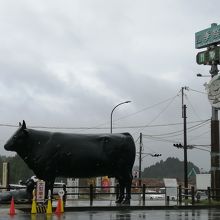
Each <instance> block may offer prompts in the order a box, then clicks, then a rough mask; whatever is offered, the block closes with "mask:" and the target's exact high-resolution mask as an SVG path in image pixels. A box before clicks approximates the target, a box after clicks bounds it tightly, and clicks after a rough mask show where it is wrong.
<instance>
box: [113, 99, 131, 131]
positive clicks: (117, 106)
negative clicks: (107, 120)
mask: <svg viewBox="0 0 220 220" xmlns="http://www.w3.org/2000/svg"><path fill="white" fill-rule="evenodd" d="M130 102H131V101H125V102H121V103H119V104H118V105H116V106H115V107H114V108H113V109H112V111H111V128H110V132H111V134H112V115H113V112H114V110H115V109H116V108H117V107H118V106H119V105H123V104H126V103H130Z"/></svg>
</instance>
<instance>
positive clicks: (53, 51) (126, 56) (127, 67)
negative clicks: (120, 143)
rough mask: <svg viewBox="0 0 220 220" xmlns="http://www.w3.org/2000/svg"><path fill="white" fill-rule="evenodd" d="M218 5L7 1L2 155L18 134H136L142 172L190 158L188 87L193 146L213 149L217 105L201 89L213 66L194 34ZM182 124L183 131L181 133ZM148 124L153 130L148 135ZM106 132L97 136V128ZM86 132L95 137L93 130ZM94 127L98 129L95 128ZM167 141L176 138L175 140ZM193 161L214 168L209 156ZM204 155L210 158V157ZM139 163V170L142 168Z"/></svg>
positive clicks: (212, 19)
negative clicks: (202, 58)
mask: <svg viewBox="0 0 220 220" xmlns="http://www.w3.org/2000/svg"><path fill="white" fill-rule="evenodd" d="M219 6H220V2H219V0H211V1H205V0H193V1H186V0H166V1H164V0H154V1H146V0H137V1H133V0H111V1H103V0H92V1H91V0H71V1H70V0H69V1H67V0H64V1H56V0H53V1H52V0H51V1H50V0H47V1H43V0H38V1H33V0H20V1H12V0H7V1H3V0H0V29H1V35H0V51H1V53H0V103H1V104H0V114H1V117H0V124H1V127H0V144H1V148H0V154H3V155H8V152H6V151H5V150H4V148H3V145H4V143H5V142H6V140H7V139H8V138H9V137H10V136H11V135H12V133H13V132H14V131H15V130H16V128H14V127H7V126H5V125H7V124H9V125H18V122H19V121H22V120H23V119H24V120H25V121H26V123H27V127H30V126H34V127H36V126H39V127H59V128H71V129H60V130H58V129H52V128H48V129H47V130H52V131H64V132H75V133H76V132H77V133H78V132H80V133H109V132H110V113H111V111H112V109H113V108H114V106H116V105H117V104H119V103H121V102H123V101H127V100H130V101H132V102H131V103H129V104H124V105H121V106H119V107H118V108H116V109H115V111H114V114H113V119H114V122H113V132H127V131H128V132H130V133H131V134H132V135H133V137H134V139H135V141H136V143H137V145H136V146H137V151H138V150H139V140H138V137H139V135H140V133H141V132H142V133H143V135H144V138H143V141H144V152H145V153H161V154H162V157H159V158H152V157H151V156H146V157H145V158H143V167H145V166H149V165H151V164H154V163H156V162H157V161H160V160H161V159H163V160H166V158H167V157H178V158H180V160H183V151H182V150H180V149H175V148H174V147H173V143H177V142H182V143H183V134H182V130H183V125H182V121H183V119H182V112H181V93H180V90H181V87H183V86H187V87H189V90H188V91H184V93H185V94H186V95H185V96H184V102H185V104H186V105H187V122H188V125H187V127H188V128H190V129H189V130H188V144H196V145H199V144H202V145H204V144H205V145H206V144H207V145H209V144H210V122H209V121H208V122H206V120H208V119H210V115H211V107H210V104H209V102H208V99H207V95H206V94H204V92H205V88H204V86H203V84H204V83H205V82H206V81H209V78H198V77H196V74H197V73H202V74H209V69H210V67H209V66H203V65H201V66H199V65H197V64H196V53H198V52H199V50H196V49H195V43H194V36H195V32H197V31H200V30H203V29H206V28H208V27H210V25H211V23H218V22H219ZM174 124H177V125H174ZM142 126H146V127H142ZM94 127H96V128H98V129H91V128H94ZM86 128H87V129H86ZM89 128H90V129H89ZM167 133H168V134H167ZM201 148H202V149H203V150H199V149H193V150H189V151H188V160H189V161H191V162H194V163H195V164H196V165H197V166H199V167H200V168H204V169H205V170H209V169H210V153H209V152H208V151H207V150H210V148H208V147H201ZM204 149H205V151H204ZM136 164H137V162H136Z"/></svg>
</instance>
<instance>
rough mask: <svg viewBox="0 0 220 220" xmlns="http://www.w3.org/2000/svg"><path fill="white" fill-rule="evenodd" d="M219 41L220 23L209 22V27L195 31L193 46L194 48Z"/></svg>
mask: <svg viewBox="0 0 220 220" xmlns="http://www.w3.org/2000/svg"><path fill="white" fill-rule="evenodd" d="M219 42H220V25H217V24H216V23H213V24H211V27H210V28H207V29H205V30H202V31H199V32H196V34H195V46H196V49H201V48H205V47H208V46H210V45H213V44H217V43H219Z"/></svg>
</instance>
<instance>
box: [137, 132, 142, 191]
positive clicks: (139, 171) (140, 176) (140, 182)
mask: <svg viewBox="0 0 220 220" xmlns="http://www.w3.org/2000/svg"><path fill="white" fill-rule="evenodd" d="M142 148H143V142H142V133H140V148H139V169H138V176H139V181H138V185H139V187H141V184H142V181H141V178H142V175H141V162H142Z"/></svg>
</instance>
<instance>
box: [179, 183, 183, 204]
mask: <svg viewBox="0 0 220 220" xmlns="http://www.w3.org/2000/svg"><path fill="white" fill-rule="evenodd" d="M178 195H179V205H182V186H181V185H179V187H178Z"/></svg>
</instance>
